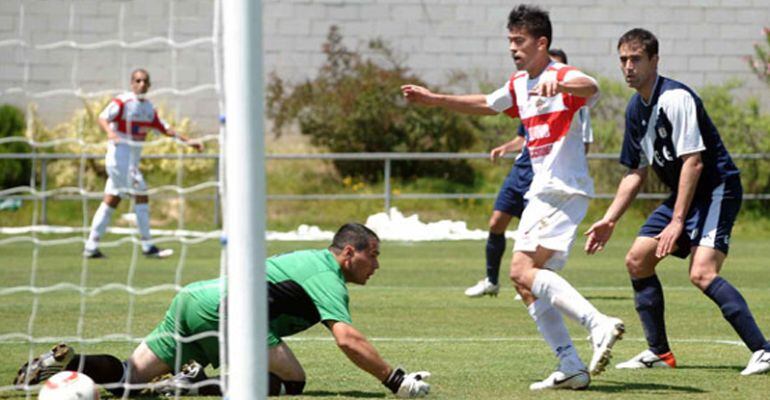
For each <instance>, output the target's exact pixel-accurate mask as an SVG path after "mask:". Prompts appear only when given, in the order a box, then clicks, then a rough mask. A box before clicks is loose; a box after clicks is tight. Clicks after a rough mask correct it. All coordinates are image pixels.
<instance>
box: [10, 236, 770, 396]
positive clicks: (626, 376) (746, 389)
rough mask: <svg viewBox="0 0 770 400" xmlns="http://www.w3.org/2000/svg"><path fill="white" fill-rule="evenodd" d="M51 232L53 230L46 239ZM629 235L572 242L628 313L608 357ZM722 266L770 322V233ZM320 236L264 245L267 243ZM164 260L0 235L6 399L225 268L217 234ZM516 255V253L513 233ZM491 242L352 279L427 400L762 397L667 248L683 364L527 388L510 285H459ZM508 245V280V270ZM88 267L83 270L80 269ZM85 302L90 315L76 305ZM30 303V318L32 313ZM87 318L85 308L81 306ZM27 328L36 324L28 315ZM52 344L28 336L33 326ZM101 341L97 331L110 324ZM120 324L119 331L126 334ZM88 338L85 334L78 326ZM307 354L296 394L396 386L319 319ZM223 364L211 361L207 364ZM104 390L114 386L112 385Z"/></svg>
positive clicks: (602, 299)
mask: <svg viewBox="0 0 770 400" xmlns="http://www.w3.org/2000/svg"><path fill="white" fill-rule="evenodd" d="M39 239H42V240H50V239H52V238H51V237H39ZM631 240H632V235H622V236H620V235H619V236H618V237H615V238H613V241H612V242H610V246H609V247H608V248H607V249H606V250H605V251H604V252H603V253H602V254H600V255H598V256H593V257H588V256H586V255H585V254H583V253H582V251H580V247H581V246H582V245H583V241H582V240H578V241H577V243H576V247H575V248H574V249H573V254H572V255H571V256H570V261H569V263H568V265H567V268H566V269H565V271H564V274H563V275H564V276H565V277H566V278H567V279H568V280H570V281H571V282H572V283H573V284H574V285H575V286H576V287H578V289H579V290H580V291H581V292H582V293H583V294H584V295H586V296H587V297H588V298H589V299H590V300H591V301H592V302H593V303H594V304H595V305H596V306H597V307H598V308H599V309H600V310H601V311H602V312H605V313H608V314H611V315H614V316H618V317H620V318H622V319H624V320H625V322H626V327H627V333H626V336H625V339H624V340H622V341H621V342H619V343H618V344H617V345H616V347H615V352H614V354H615V357H614V360H615V361H617V360H624V359H627V358H630V357H632V356H634V355H635V354H636V353H638V352H639V351H641V350H643V349H644V348H645V343H644V339H643V333H642V329H641V326H640V324H639V321H638V319H637V317H636V313H635V311H634V304H633V295H632V291H631V288H630V284H629V282H628V278H627V276H626V272H625V268H624V267H623V257H624V254H625V251H626V250H627V247H628V246H629V245H630V243H631ZM732 243H733V245H732V246H733V247H732V249H731V254H730V257H729V258H728V262H727V263H726V265H725V268H724V271H723V276H724V277H725V278H726V279H728V280H730V281H731V282H732V283H733V284H735V285H736V286H737V287H738V288H739V289H740V290H741V291H742V293H743V295H744V296H745V297H746V299H747V301H748V302H749V305H750V306H751V308H752V311H753V313H754V316H755V318H756V320H757V322H758V323H759V325H760V327H762V328H763V330H764V332H765V333H766V334H770V270H768V265H767V258H766V251H767V243H768V242H767V234H766V233H764V234H756V233H753V232H752V234H748V233H738V234H736V235H735V237H734V239H733V241H732ZM325 245H326V243H270V244H269V251H270V253H271V254H275V253H279V252H285V251H290V250H294V249H303V248H321V247H324V246H325ZM172 247H174V248H175V250H176V251H177V254H176V255H175V256H174V257H172V258H171V259H167V260H146V259H144V258H142V257H141V255H140V254H139V252H138V250H137V249H136V248H135V247H133V245H130V244H125V245H122V246H120V247H116V248H105V249H104V251H105V253H107V254H108V255H109V258H108V259H107V260H97V261H90V262H88V263H87V265H86V264H84V262H83V260H82V259H81V258H80V245H79V244H77V245H76V244H63V245H55V246H42V247H37V248H36V247H35V246H33V245H32V244H29V243H14V244H6V245H2V246H0V254H2V260H3V263H2V264H3V278H2V281H1V282H2V285H1V286H0V299H2V301H1V302H0V386H2V387H0V399H22V398H26V394H25V393H24V392H19V391H14V390H11V389H10V387H9V385H10V382H11V380H12V379H13V377H14V375H15V373H16V369H17V368H18V367H19V365H20V364H21V363H22V362H24V361H25V360H26V359H27V357H29V356H30V354H33V353H39V352H41V351H44V350H46V349H47V348H48V347H50V343H53V342H54V341H55V340H56V339H55V338H61V337H65V338H70V339H67V340H69V341H70V343H71V344H72V345H73V346H74V347H75V348H76V349H77V350H79V351H83V352H87V353H95V352H109V353H112V354H115V355H117V356H119V357H121V358H122V357H125V356H128V354H130V351H131V349H132V348H133V347H134V343H132V342H130V341H128V340H127V338H128V337H133V338H140V337H142V336H143V335H144V334H146V333H148V332H149V331H150V330H151V329H152V328H153V327H154V326H155V324H157V323H158V321H159V320H160V318H161V317H162V315H163V313H164V311H165V309H166V307H167V305H168V303H169V301H170V299H171V297H172V296H173V294H174V290H173V288H162V287H161V288H158V289H157V290H146V289H147V288H151V287H156V286H157V285H162V284H168V283H178V284H180V285H184V284H186V283H189V282H191V281H195V280H200V279H207V278H211V277H214V276H217V275H218V273H219V244H218V243H217V242H215V241H210V242H204V243H202V244H196V245H193V246H182V245H175V246H172ZM508 253H510V244H509V249H508ZM483 254H484V243H483V242H481V241H467V242H433V243H400V242H384V243H383V244H382V256H381V266H382V267H381V269H380V270H379V271H378V272H377V274H375V276H374V277H373V278H372V279H371V280H370V281H369V283H368V285H366V286H365V287H362V286H351V287H350V296H351V299H350V303H351V312H352V315H353V323H354V325H355V326H356V327H357V328H359V329H360V330H361V331H363V332H364V334H366V335H367V336H368V338H369V339H370V340H371V341H372V342H373V343H374V345H375V346H376V347H377V349H378V350H379V352H380V353H381V354H382V356H383V357H384V358H385V359H387V360H388V361H389V362H390V363H391V364H394V365H401V366H404V367H405V368H406V369H407V370H409V371H414V370H428V371H430V372H431V373H432V374H433V376H432V377H431V378H430V382H431V385H432V386H431V394H430V397H429V398H433V399H452V400H454V399H472V400H481V399H503V398H505V399H519V398H522V399H528V398H538V399H557V398H558V399H618V398H627V399H634V400H637V399H660V398H674V399H767V398H768V393H770V376H768V375H764V376H753V377H742V376H740V375H739V372H740V370H741V369H742V368H743V367H744V366H745V365H746V362H747V361H748V358H749V355H750V354H749V352H748V350H747V349H746V348H745V347H744V346H743V345H742V344H740V342H739V341H738V338H737V336H736V335H735V333H734V332H733V331H732V329H731V328H730V326H729V325H728V324H727V323H726V322H725V321H724V320H723V319H722V316H721V313H720V312H719V310H718V309H717V307H716V306H715V305H714V304H713V303H712V302H711V300H709V299H708V298H706V297H705V296H703V295H701V294H700V292H699V291H698V290H696V289H695V288H694V287H692V286H691V285H690V284H689V281H688V279H687V264H686V263H685V262H683V261H681V260H678V259H670V260H667V261H666V262H664V263H663V264H661V266H659V270H658V272H659V275H660V277H661V280H662V282H663V285H664V290H665V294H666V309H667V310H666V313H667V314H666V315H667V324H668V333H669V338H670V340H671V343H672V347H673V350H674V353H675V354H676V356H677V361H678V363H679V368H678V369H676V370H666V371H661V370H645V371H620V370H615V369H612V368H610V369H609V370H608V371H607V372H605V373H604V374H603V375H601V376H599V377H597V378H596V379H594V381H593V383H592V385H591V387H590V389H589V390H587V391H583V392H570V391H559V392H547V393H531V392H530V391H529V390H528V386H529V384H530V383H531V382H534V381H536V380H539V379H543V378H544V377H546V376H547V375H548V374H549V373H550V372H551V371H552V369H553V368H554V367H555V365H556V360H555V358H554V357H553V356H552V355H551V354H550V350H549V349H548V348H547V346H546V344H545V343H544V342H543V341H542V340H541V339H540V336H539V334H538V332H537V330H536V328H535V326H534V324H533V322H532V321H531V319H530V317H529V315H528V314H527V312H526V310H525V308H524V307H523V306H522V304H521V303H520V302H517V301H515V300H514V299H513V298H514V292H513V290H512V288H511V287H510V284H507V283H506V284H505V285H504V286H505V289H504V290H503V291H502V293H501V294H500V296H499V297H497V298H490V297H485V298H481V299H468V298H466V297H465V296H464V295H463V293H462V292H463V290H464V289H465V287H467V286H469V285H471V284H473V283H474V282H475V281H476V280H478V279H479V278H481V277H482V276H483V274H484V269H483V265H484V261H483ZM508 260H510V255H509V254H506V257H505V261H504V267H503V273H502V274H501V278H502V279H501V281H503V282H506V281H507V280H506V278H505V276H506V273H505V270H506V269H507V262H508ZM84 268H87V271H86V273H84ZM81 280H82V281H83V282H85V285H86V286H87V287H88V288H90V289H93V288H97V287H104V285H107V284H109V283H117V284H119V285H127V286H131V287H133V288H135V289H137V291H138V293H137V294H136V295H131V294H128V293H127V292H126V291H125V290H121V289H120V288H119V287H105V290H103V291H100V292H89V295H87V296H81V295H80V294H79V293H78V292H75V291H72V290H64V291H44V292H41V293H39V294H37V295H33V294H31V293H30V292H29V291H25V290H13V289H12V288H14V287H23V286H29V285H32V284H33V285H34V286H36V287H50V286H52V285H55V284H57V283H61V282H70V283H74V284H79V283H80V282H81ZM81 310H82V313H81ZM33 312H34V314H35V318H34V320H32V321H31V320H30V315H31V314H32V313H33ZM81 316H82V317H81ZM30 326H31V327H32V328H31V330H30V328H29V327H30ZM568 326H569V328H570V331H571V333H572V336H573V339H574V340H575V344H576V346H577V347H578V349H579V351H580V353H581V356H582V357H583V359H584V360H586V361H587V360H588V359H589V358H590V348H589V343H588V341H586V340H585V337H586V336H587V333H586V332H585V331H584V330H583V329H582V328H581V327H579V326H578V325H577V324H575V323H573V322H571V321H569V322H568ZM28 334H31V335H32V336H33V337H34V338H35V339H36V340H43V341H46V343H36V344H33V345H30V344H29V341H28V340H27V339H28V338H27V337H26V335H28ZM115 334H118V336H115V337H112V338H107V339H106V341H103V342H95V343H94V342H89V341H88V340H90V339H94V338H100V337H104V336H106V335H115ZM120 335H122V336H120ZM77 337H82V338H84V339H86V341H84V342H78V341H77V340H73V339H72V338H77ZM287 342H288V343H289V345H290V346H291V348H292V349H293V350H294V352H295V353H296V355H297V357H298V358H299V360H300V361H301V362H302V364H303V366H304V368H305V370H306V373H307V376H308V383H307V386H306V388H305V390H306V393H305V395H304V396H301V397H299V399H318V398H323V399H353V398H393V396H392V395H390V394H389V392H387V391H386V389H385V388H384V387H383V386H382V385H381V384H380V383H379V382H377V381H376V380H375V379H373V378H372V377H371V376H369V375H368V374H366V373H364V372H363V371H361V370H359V369H357V368H356V367H355V366H354V365H353V364H352V363H350V362H349V361H348V360H347V359H346V358H345V356H344V355H343V354H342V353H341V352H340V351H339V350H338V349H337V347H336V346H335V344H334V342H333V340H332V338H331V335H330V334H329V333H328V332H327V331H326V330H325V329H324V328H322V327H319V326H317V327H315V328H313V329H310V330H308V331H306V332H304V333H302V334H300V335H297V336H295V337H292V338H289V339H288V340H287ZM213 372H214V373H216V371H213ZM105 394H106V393H105Z"/></svg>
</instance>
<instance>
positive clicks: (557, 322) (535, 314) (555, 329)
mask: <svg viewBox="0 0 770 400" xmlns="http://www.w3.org/2000/svg"><path fill="white" fill-rule="evenodd" d="M527 311H529V315H530V316H531V317H532V319H533V320H534V321H535V324H536V325H537V330H538V331H540V334H541V335H543V339H545V341H546V343H548V345H549V346H550V347H551V350H553V353H554V354H555V355H556V357H557V358H558V359H559V363H560V366H561V367H562V368H564V369H567V370H570V371H575V370H581V369H585V368H586V366H585V364H583V361H582V360H581V359H580V356H578V353H577V350H575V346H574V345H573V344H572V338H571V337H570V336H569V332H568V331H567V326H566V325H564V319H563V318H562V317H561V313H559V310H557V309H555V308H553V306H551V305H550V304H549V303H548V302H546V301H544V300H540V299H538V300H535V302H534V303H532V304H530V305H529V307H527Z"/></svg>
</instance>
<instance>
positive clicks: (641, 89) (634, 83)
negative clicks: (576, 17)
mask: <svg viewBox="0 0 770 400" xmlns="http://www.w3.org/2000/svg"><path fill="white" fill-rule="evenodd" d="M618 53H619V54H620V66H621V70H622V71H623V75H624V78H625V80H626V83H628V86H630V87H632V88H633V89H635V90H636V92H637V93H636V94H635V95H634V96H633V97H632V98H631V100H630V101H629V103H628V107H627V108H626V131H625V136H624V138H623V148H622V151H621V153H620V163H621V164H623V165H624V166H626V167H628V173H627V174H626V176H625V177H623V179H622V180H621V181H620V185H619V186H618V192H617V194H616V195H615V199H614V200H613V201H612V204H611V205H610V207H609V208H608V209H607V212H606V213H605V215H604V218H602V219H601V220H599V221H597V222H596V223H595V224H593V225H592V226H591V228H590V229H589V230H588V232H586V234H587V235H588V241H587V242H586V247H585V248H586V251H587V252H588V253H589V254H593V253H595V252H597V251H599V250H601V249H602V248H604V246H605V244H606V243H607V241H608V240H609V239H610V237H611V236H612V232H613V230H614V229H615V224H616V223H617V222H618V220H620V217H621V216H622V215H623V213H624V212H625V211H626V209H628V207H629V205H630V204H631V202H632V201H633V200H634V198H635V197H636V194H637V193H638V192H639V189H640V188H641V187H642V184H643V183H644V181H645V179H646V177H647V170H648V169H650V167H651V168H652V169H653V170H654V171H655V173H656V175H658V177H659V178H660V180H661V181H662V182H663V183H664V184H665V185H666V186H667V187H668V188H669V189H670V190H671V195H670V196H669V197H668V199H666V200H665V201H664V202H663V204H661V205H660V206H659V207H658V208H657V209H656V210H655V211H654V212H653V213H652V214H651V215H650V217H649V218H648V219H647V222H645V224H644V225H643V226H642V228H641V229H640V230H639V234H638V237H637V238H636V240H634V243H633V244H632V245H631V249H629V250H628V254H627V255H626V268H627V269H628V274H629V275H630V277H631V284H632V286H633V289H634V302H635V305H636V311H637V313H638V314H639V319H640V320H641V322H642V326H643V327H644V333H645V337H646V339H647V345H648V348H647V349H645V350H644V351H642V352H641V353H639V354H638V355H637V356H635V357H633V358H632V359H630V360H628V361H626V362H623V363H620V364H618V365H617V368H623V369H642V368H674V367H675V366H676V359H675V358H674V354H673V353H672V352H671V348H670V347H669V343H668V337H667V335H666V324H665V318H664V299H663V287H662V286H661V283H660V280H659V279H658V276H657V275H656V273H655V268H656V266H657V265H658V263H659V262H660V261H661V260H663V258H665V257H667V256H668V255H669V254H670V255H673V256H674V257H679V258H686V257H688V256H689V255H690V254H692V257H690V265H689V274H690V281H691V282H692V284H693V285H695V286H696V287H697V288H698V289H700V290H701V291H702V292H703V294H705V295H706V296H707V297H708V298H710V299H711V300H712V301H713V302H714V303H716V305H717V306H718V307H719V309H720V310H721V311H722V315H723V316H724V318H725V319H726V320H727V321H728V322H729V323H730V326H732V328H733V329H734V330H735V332H736V333H737V334H738V336H740V338H741V340H742V341H743V343H744V344H746V347H747V348H748V349H749V350H750V351H751V352H752V356H751V358H750V359H749V363H748V365H747V366H746V368H745V369H744V370H743V371H741V374H742V375H754V374H760V373H766V372H768V371H770V343H768V341H767V340H766V339H765V337H764V335H763V334H762V331H761V330H760V329H759V326H758V325H757V323H756V321H755V320H754V317H753V315H752V313H751V311H750V310H749V306H748V304H747V303H746V300H745V299H744V298H743V296H742V295H741V294H740V292H739V291H738V290H737V289H736V288H735V287H734V286H733V285H732V284H730V282H728V281H727V280H726V279H724V278H722V277H720V276H719V272H720V271H721V269H722V266H723V264H724V261H725V259H726V258H727V253H728V250H729V247H730V246H729V237H730V232H731V231H732V228H733V224H734V223H735V218H736V217H737V215H738V211H739V210H740V208H741V200H742V198H743V189H742V186H741V180H740V172H739V170H738V168H737V167H736V166H735V164H734V163H733V161H732V158H731V157H730V154H729V153H728V152H727V149H726V148H725V146H724V144H723V143H722V139H721V138H720V136H719V132H718V131H717V128H716V127H715V126H714V124H713V122H712V121H711V118H709V116H708V113H707V112H706V109H705V107H704V106H703V102H702V101H701V99H700V98H699V97H698V95H697V94H696V93H695V92H694V91H693V90H692V89H690V88H689V87H687V86H685V85H684V84H682V83H680V82H677V81H675V80H673V79H669V78H666V77H663V76H660V75H659V74H658V60H659V57H658V39H657V38H656V37H655V35H653V34H652V32H649V31H647V30H644V29H640V28H636V29H632V30H630V31H628V32H626V33H625V34H624V35H623V36H622V37H621V38H620V40H619V41H618Z"/></svg>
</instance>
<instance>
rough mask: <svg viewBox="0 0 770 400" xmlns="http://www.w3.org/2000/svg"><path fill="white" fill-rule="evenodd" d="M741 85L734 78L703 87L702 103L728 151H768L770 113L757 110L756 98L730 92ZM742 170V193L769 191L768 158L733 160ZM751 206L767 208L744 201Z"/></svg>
mask: <svg viewBox="0 0 770 400" xmlns="http://www.w3.org/2000/svg"><path fill="white" fill-rule="evenodd" d="M740 86H741V83H739V82H736V81H733V82H729V83H726V84H723V85H719V86H706V87H704V88H703V89H702V90H701V91H700V94H701V97H702V99H703V103H704V105H705V106H706V110H707V111H708V114H709V116H710V117H711V120H712V121H713V122H714V125H715V126H716V127H717V129H718V130H719V134H720V136H721V137H722V141H724V143H725V147H727V150H728V151H729V152H730V154H745V153H765V154H767V153H770V115H768V114H763V113H762V112H761V110H760V104H759V100H757V99H756V98H749V99H747V100H742V101H737V100H736V99H735V97H734V96H733V94H732V93H731V91H732V90H733V89H736V88H738V87H740ZM735 162H736V164H738V168H740V170H741V182H742V183H743V190H744V193H770V160H767V159H764V160H761V159H760V160H735ZM745 206H748V207H749V208H750V209H761V210H765V211H766V210H770V202H768V201H752V202H747V203H745Z"/></svg>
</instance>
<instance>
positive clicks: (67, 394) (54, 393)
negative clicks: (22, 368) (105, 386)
mask: <svg viewBox="0 0 770 400" xmlns="http://www.w3.org/2000/svg"><path fill="white" fill-rule="evenodd" d="M38 400H99V387H97V386H96V384H95V383H94V381H93V380H91V378H89V377H88V375H86V374H79V373H77V372H75V371H62V372H59V373H58V374H56V375H54V376H52V377H50V378H49V379H48V380H47V381H45V384H44V385H43V388H42V389H40V394H39V395H38Z"/></svg>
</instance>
